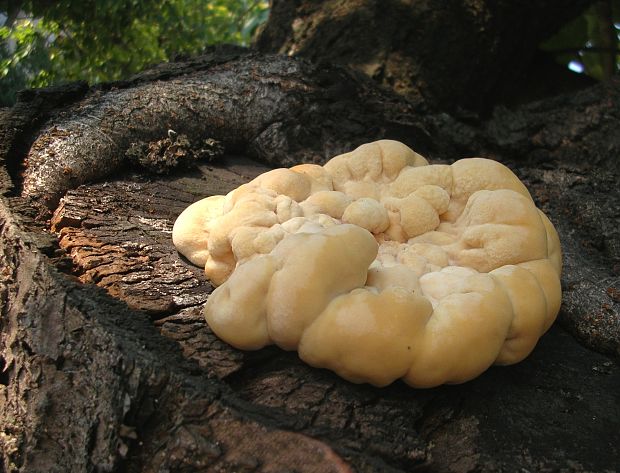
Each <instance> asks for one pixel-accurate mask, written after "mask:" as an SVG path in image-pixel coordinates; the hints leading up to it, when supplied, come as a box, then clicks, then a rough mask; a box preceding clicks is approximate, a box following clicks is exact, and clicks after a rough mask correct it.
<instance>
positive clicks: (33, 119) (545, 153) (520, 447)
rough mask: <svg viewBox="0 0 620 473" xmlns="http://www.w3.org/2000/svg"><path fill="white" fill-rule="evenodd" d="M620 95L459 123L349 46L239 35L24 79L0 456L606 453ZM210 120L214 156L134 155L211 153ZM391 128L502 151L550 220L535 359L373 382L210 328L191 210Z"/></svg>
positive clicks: (602, 464) (361, 461)
mask: <svg viewBox="0 0 620 473" xmlns="http://www.w3.org/2000/svg"><path fill="white" fill-rule="evenodd" d="M618 110H620V92H619V87H618V84H617V83H611V84H610V85H606V86H597V87H593V88H590V89H587V90H585V91H583V92H581V93H579V94H576V95H571V96H563V97H560V98H556V99H549V100H545V101H541V102H537V103H535V104H531V105H529V106H526V107H523V108H520V109H517V110H508V109H505V108H497V109H496V110H495V112H494V114H493V115H492V116H491V118H489V119H488V120H486V121H474V120H469V121H467V122H465V121H459V120H458V119H456V118H453V117H451V116H449V115H447V114H445V113H436V114H432V113H426V114H420V113H418V112H417V108H416V107H415V106H413V105H412V104H411V103H410V102H408V101H407V100H405V99H403V98H402V97H399V96H397V95H395V94H393V93H392V92H389V91H386V90H384V89H381V88H378V87H377V86H376V85H375V84H374V83H373V82H372V81H371V80H370V79H368V78H366V77H365V76H362V75H360V74H356V73H352V72H350V71H348V70H347V69H344V68H341V67H338V66H331V65H327V64H323V65H313V64H311V63H309V62H306V61H304V60H300V59H295V58H287V57H282V56H276V55H261V54H257V53H248V52H245V51H243V50H240V49H232V50H231V49H224V50H212V51H210V52H209V53H208V54H206V55H205V56H202V57H199V58H194V59H191V60H188V61H181V62H177V63H171V64H168V65H162V66H159V67H157V68H155V69H153V70H150V71H147V72H145V73H144V74H142V75H140V76H138V77H136V78H134V79H132V80H130V81H127V82H125V83H118V84H114V85H108V86H102V87H96V88H90V89H89V88H87V87H85V86H84V85H75V86H70V87H67V88H60V89H55V90H48V91H38V92H37V91H34V92H28V93H26V94H23V95H22V96H21V101H20V102H19V103H18V104H17V105H16V106H15V107H14V108H13V109H12V110H9V111H4V112H3V113H2V115H1V116H0V134H1V137H2V140H0V162H1V164H2V167H0V169H1V170H2V171H1V174H0V184H1V191H0V194H1V195H2V197H1V198H0V242H1V243H0V261H1V266H0V268H1V273H0V278H1V279H0V282H1V283H0V301H2V303H1V304H2V311H1V318H0V329H1V333H2V338H1V346H0V349H1V354H2V368H1V370H0V371H1V376H0V425H1V426H2V431H1V432H0V448H1V449H2V454H3V467H4V471H7V472H12V471H18V472H26V471H27V472H54V471H58V472H60V471H63V472H64V471H76V472H80V471H84V472H91V471H128V472H138V471H140V472H149V471H153V472H154V471H188V472H190V471H191V472H193V471H208V472H227V471H250V472H251V471H257V472H258V471H262V472H284V471H298V472H315V471H316V472H331V471H334V472H347V471H360V472H375V471H386V472H409V471H450V472H468V471H489V472H490V471H519V470H527V471H544V470H551V471H554V470H561V469H565V470H569V471H605V470H609V471H613V470H614V469H615V468H617V458H618V456H619V455H620V451H619V447H618V446H619V445H620V433H619V432H620V429H618V425H619V422H620V403H619V402H618V400H619V397H618V396H619V394H618V393H619V392H620V391H619V390H618V386H620V368H619V366H618V355H620V348H619V346H620V336H619V333H620V318H619V315H618V313H619V312H618V308H619V305H620V300H619V299H620V298H619V297H618V294H619V291H620V290H619V284H618V273H619V270H620V251H619V247H618V241H620V239H619V238H618V228H619V226H618V216H619V215H620V212H619V209H618V202H619V201H620V200H619V199H618V197H619V195H618V193H619V191H618V188H617V185H616V182H617V179H618V167H617V164H614V163H615V156H616V154H617V152H618V150H620V143H619V142H618V136H617V134H616V133H613V132H612V131H613V130H617V129H618V125H619V121H620V116H619V114H618ZM170 129H171V130H173V133H172V134H170V133H168V130H170ZM181 135H183V136H185V137H187V142H188V143H190V144H189V145H187V144H185V145H183V146H184V147H185V148H186V149H185V150H183V149H181V148H183V146H180V145H179V146H177V147H174V146H173V145H174V142H173V141H172V140H173V138H174V137H175V136H177V137H178V136H181ZM171 137H172V138H171ZM206 137H208V138H212V139H213V140H215V141H216V142H218V143H220V145H221V147H223V156H222V155H220V154H222V153H221V152H219V151H218V152H216V153H215V156H216V157H215V159H213V160H212V161H208V160H207V161H204V160H198V161H196V162H195V163H194V164H193V165H189V164H188V165H187V167H183V166H182V165H179V166H178V167H177V168H172V169H167V170H168V171H169V173H168V174H158V173H157V172H158V171H161V170H162V169H161V166H160V161H158V160H157V159H155V160H153V161H151V164H150V165H148V166H149V167H148V169H144V168H140V167H137V166H136V165H135V164H133V165H130V164H129V163H128V160H129V158H128V157H127V156H128V154H127V152H128V150H133V151H136V150H138V152H140V150H142V152H144V153H146V154H149V155H154V156H155V157H156V158H157V157H164V158H165V159H164V160H163V161H164V162H169V161H170V160H171V159H172V160H173V161H174V160H175V159H177V158H178V157H179V156H183V157H186V156H189V155H192V153H193V156H194V157H200V156H204V155H205V154H204V153H203V154H200V153H198V152H197V151H196V150H201V149H203V148H204V138H206ZM378 138H395V139H401V140H402V141H405V142H406V143H407V144H409V145H410V146H412V147H413V148H414V149H416V150H418V151H420V152H421V153H422V154H426V155H427V156H429V157H430V158H431V159H434V160H436V161H437V160H439V161H442V162H450V161H452V160H454V159H457V158H460V157H463V156H464V155H471V154H474V153H475V154H479V153H484V154H485V155H486V156H488V157H492V158H495V159H498V160H500V161H503V162H505V163H507V164H508V165H510V166H511V167H512V168H513V169H514V170H515V171H516V172H517V173H518V174H519V175H520V176H521V178H522V179H523V180H524V181H525V183H526V184H527V185H528V187H529V188H530V189H531V191H532V194H533V197H534V198H535V200H536V201H537V204H538V205H539V206H540V207H542V208H543V210H544V211H545V212H546V213H547V214H548V215H549V216H550V218H551V220H552V221H553V222H554V224H555V225H556V226H557V228H558V231H559V233H560V235H561V239H562V245H563V248H564V253H565V272H564V275H563V287H564V291H565V296H564V300H563V306H562V312H561V315H560V319H561V326H560V325H557V324H556V325H555V326H554V327H553V328H552V329H551V330H550V332H549V333H548V334H546V335H545V336H544V337H543V338H542V339H541V341H540V342H539V345H538V346H537V348H536V350H535V351H534V353H533V354H532V355H531V356H530V357H529V358H528V359H526V360H525V361H523V362H522V363H520V364H517V365H514V366H511V367H494V368H491V369H490V370H488V371H487V372H486V373H484V374H483V375H482V376H480V377H479V378H477V379H475V380H473V381H471V382H469V383H466V384H463V385H458V386H443V387H439V388H435V389H428V390H414V389H412V388H409V387H407V386H405V385H404V384H402V383H395V384H393V385H391V386H389V387H387V388H383V389H378V388H373V387H370V386H367V385H354V384H351V383H348V382H345V381H343V380H341V379H340V378H338V377H337V376H335V375H334V374H332V373H330V372H326V371H324V370H318V369H313V368H310V367H308V366H306V365H304V364H303V363H302V362H300V361H299V360H298V358H297V356H296V355H295V354H294V353H287V352H283V351H281V350H278V349H276V348H273V347H271V348H267V349H264V350H260V351H257V352H239V351H237V350H235V349H233V348H231V347H229V346H227V345H226V344H224V343H223V342H221V341H219V340H218V339H217V338H216V337H215V336H214V335H213V333H212V332H211V331H210V330H209V327H208V326H207V325H206V323H205V321H204V319H203V317H202V315H201V305H202V303H203V302H204V301H205V300H206V297H208V294H209V292H210V291H211V290H212V287H211V286H210V285H209V283H208V282H207V281H206V280H205V279H204V277H203V275H202V271H200V270H197V269H196V268H193V267H192V266H191V265H189V264H187V262H186V261H184V260H183V259H182V258H181V257H180V256H179V255H178V254H177V253H176V251H175V250H174V247H173V246H172V243H171V240H170V230H171V227H172V223H173V221H174V219H175V217H176V216H177V215H178V214H179V213H180V211H181V210H182V209H183V208H184V207H185V206H187V205H188V204H189V203H191V202H193V201H195V200H197V199H199V198H202V197H204V196H207V195H211V194H219V193H225V192H227V191H228V190H231V189H232V188H234V187H236V186H237V185H239V184H241V183H243V182H247V181H248V180H249V179H251V178H252V177H253V176H255V175H257V174H258V173H260V172H263V171H264V170H266V169H269V167H270V166H282V165H290V164H291V163H292V162H296V161H305V162H323V161H324V160H326V159H327V158H328V157H330V156H331V155H333V154H336V153H339V152H342V151H345V150H348V149H351V148H352V147H354V146H356V145H357V144H360V143H362V142H367V141H371V140H374V139H378ZM175 139H176V138H175ZM166 140H170V141H166ZM218 149H219V148H218ZM145 150H147V151H148V152H147V151H145ZM129 154H130V155H131V153H129ZM207 155H208V153H207ZM24 160H25V161H26V163H25V164H24ZM257 160H258V161H257ZM143 162H144V161H143ZM153 163H154V164H153ZM67 168H69V169H70V171H68V172H66V169H67ZM61 198H62V200H59V199H61ZM565 329H569V330H570V331H571V332H572V333H573V334H575V335H576V336H577V339H578V340H579V342H581V343H579V342H578V341H577V340H576V339H575V338H574V337H573V336H572V335H571V334H569V333H568V332H567V331H566V330H565Z"/></svg>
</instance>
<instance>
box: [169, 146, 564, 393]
mask: <svg viewBox="0 0 620 473" xmlns="http://www.w3.org/2000/svg"><path fill="white" fill-rule="evenodd" d="M173 242H174V244H175V246H176V248H177V249H178V251H179V252H180V253H182V254H183V255H185V256H186V257H187V258H188V259H189V260H190V261H191V262H192V263H194V264H196V265H200V266H204V267H205V273H206V275H207V277H208V278H209V279H210V280H211V281H212V282H213V283H214V285H216V286H219V287H217V288H216V289H215V290H214V292H213V294H211V296H210V297H209V299H208V301H207V303H206V307H205V316H206V319H207V322H208V324H209V325H210V327H211V328H212V329H213V331H214V332H215V334H216V335H218V336H219V337H220V338H222V339H223V340H225V341H226V342H228V343H229V344H231V345H233V346H235V347H237V348H240V349H246V350H254V349H259V348H261V347H264V346H266V345H269V344H276V345H278V346H280V347H281V348H283V349H285V350H297V351H298V353H299V356H300V358H301V359H302V360H304V361H305V362H307V363H308V364H310V365H312V366H316V367H323V368H328V369H330V370H332V371H335V372H336V373H337V374H339V375H340V376H342V377H343V378H345V379H347V380H350V381H353V382H368V383H371V384H374V385H376V386H385V385H387V384H389V383H391V382H393V381H394V380H396V379H399V378H402V379H403V380H404V381H405V382H406V383H408V384H410V385H411V386H415V387H431V386H436V385H439V384H443V383H461V382H464V381H467V380H469V379H472V378H474V377H476V376H478V375H479V374H480V373H482V372H483V371H485V370H486V369H487V368H488V367H489V366H490V365H492V364H499V365H506V364H511V363H516V362H518V361H520V360H522V359H523V358H525V357H526V356H527V355H528V354H529V353H530V352H531V351H532V350H533V348H534V346H535V344H536V343H537V341H538V339H539V338H540V336H541V335H542V334H543V333H544V332H545V331H546V330H547V329H548V328H549V326H550V325H551V324H552V323H553V321H554V319H555V317H556V315H557V313H558V311H559V308H560V299H561V289H560V272H561V250H560V242H559V239H558V235H557V233H556V231H555V229H554V227H553V225H552V224H551V222H550V221H549V219H548V218H547V217H546V216H545V215H544V214H543V213H542V212H541V211H540V210H538V209H537V208H536V206H535V205H534V202H533V201H532V198H531V196H530V194H529V192H528V191H527V189H526V188H525V186H524V185H523V184H522V183H521V181H519V179H518V178H517V177H516V176H515V175H514V174H513V173H512V171H510V170H509V169H508V168H507V167H505V166H504V165H502V164H500V163H498V162H496V161H492V160H488V159H481V158H472V159H462V160H459V161H457V162H455V163H454V164H452V165H443V164H439V165H437V164H436V165H430V164H429V163H428V162H427V161H426V159H424V158H423V157H422V156H420V155H418V154H416V153H415V152H414V151H412V150H411V149H410V148H408V147H407V146H405V145H404V144H402V143H399V142H396V141H389V140H382V141H377V142H374V143H369V144H365V145H362V146H360V147H359V148H357V149H356V150H354V151H352V152H349V153H346V154H342V155H340V156H336V157H334V158H333V159H331V160H330V161H329V162H328V163H326V164H325V165H324V166H318V165H313V164H302V165H299V166H294V167H292V168H290V169H274V170H272V171H269V172H267V173H265V174H262V175H260V176H258V177H257V178H256V179H254V180H253V181H251V182H249V183H247V184H244V185H242V186H240V187H238V188H237V189H235V190H233V191H232V192H230V193H228V194H227V195H226V196H212V197H208V198H206V199H203V200H201V201H199V202H196V203H194V204H192V205H191V206H189V207H188V208H187V209H186V210H185V211H184V212H183V213H182V214H181V215H180V216H179V218H178V219H177V221H176V222H175V225H174V228H173Z"/></svg>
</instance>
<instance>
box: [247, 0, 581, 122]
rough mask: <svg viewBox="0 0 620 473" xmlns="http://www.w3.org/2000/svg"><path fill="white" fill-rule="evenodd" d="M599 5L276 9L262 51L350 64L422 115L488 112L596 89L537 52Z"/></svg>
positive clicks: (299, 0)
mask: <svg viewBox="0 0 620 473" xmlns="http://www.w3.org/2000/svg"><path fill="white" fill-rule="evenodd" d="M591 3H593V1H592V0H571V1H568V2H567V1H562V0H545V1H539V2H525V3H524V2H510V1H488V0H466V1H449V2H428V1H414V0H404V1H403V0H354V1H350V0H347V1H343V0H322V1H317V0H273V1H272V8H271V14H270V17H269V21H268V23H267V24H266V26H265V27H264V29H263V31H262V33H261V35H260V37H259V38H258V41H257V46H258V48H259V49H260V50H261V51H264V52H279V53H283V54H288V55H295V56H301V57H304V58H308V59H311V60H313V61H326V60H327V61H333V62H336V63H339V64H345V65H347V66H350V67H352V68H355V69H357V70H360V71H362V72H364V73H365V74H367V75H369V76H370V77H373V78H374V79H375V80H376V81H377V82H379V83H381V84H383V85H384V86H387V87H389V88H391V89H393V90H395V91H396V92H398V93H399V94H402V95H405V96H407V97H408V98H409V99H410V100H411V101H412V102H413V103H414V104H415V105H416V106H417V107H420V108H421V109H423V110H428V109H441V110H448V111H450V112H452V113H454V112H458V111H459V109H461V108H462V109H466V110H469V111H470V112H469V113H470V114H471V113H472V111H473V112H477V113H483V114H486V113H488V112H489V111H490V110H491V109H492V107H493V106H494V105H495V104H497V103H498V102H500V101H501V102H505V103H510V104H515V103H521V102H524V101H528V100H533V99H534V98H540V97H544V96H545V95H549V94H550V93H551V94H554V93H558V92H561V91H569V90H573V89H575V88H579V87H583V86H584V85H587V84H589V83H590V81H588V80H587V79H586V78H584V77H583V76H578V75H576V74H572V73H570V72H568V71H567V70H566V69H562V68H560V67H559V66H556V65H554V61H553V59H552V58H551V57H546V56H544V55H543V54H541V53H540V52H539V50H538V45H539V44H540V43H541V42H542V41H543V40H544V39H546V38H548V37H550V36H551V35H553V34H554V33H555V32H556V31H557V30H558V29H559V28H560V27H561V26H562V25H563V24H564V23H566V22H567V21H568V20H570V19H572V18H574V17H576V16H577V15H579V14H580V13H581V12H582V11H583V10H584V9H585V8H586V7H587V6H588V5H589V4H591Z"/></svg>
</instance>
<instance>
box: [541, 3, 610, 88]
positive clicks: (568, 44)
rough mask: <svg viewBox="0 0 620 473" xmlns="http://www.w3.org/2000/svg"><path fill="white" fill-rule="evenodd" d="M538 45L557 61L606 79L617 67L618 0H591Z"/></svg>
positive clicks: (599, 78)
mask: <svg viewBox="0 0 620 473" xmlns="http://www.w3.org/2000/svg"><path fill="white" fill-rule="evenodd" d="M541 47H542V49H543V50H545V51H548V52H550V53H552V54H554V55H555V57H556V60H557V61H558V62H559V63H560V64H568V65H570V67H571V69H573V70H575V71H577V72H584V73H586V74H588V75H589V76H591V77H594V78H595V79H598V80H608V79H609V78H611V76H613V75H615V74H618V72H619V70H620V69H619V67H620V0H605V1H600V2H597V3H595V4H593V5H592V6H591V7H590V8H588V9H587V10H586V11H585V12H584V13H583V14H582V15H580V16H578V17H577V18H575V19H574V20H572V21H570V22H569V23H567V24H566V25H565V26H564V27H563V28H562V29H560V31H558V32H557V34H555V35H554V36H553V37H551V38H549V39H548V40H547V41H545V42H544V43H543V44H542V45H541Z"/></svg>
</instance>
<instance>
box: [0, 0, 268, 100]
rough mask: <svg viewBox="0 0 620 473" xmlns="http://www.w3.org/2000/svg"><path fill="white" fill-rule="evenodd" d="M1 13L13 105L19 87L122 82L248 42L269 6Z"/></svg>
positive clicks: (105, 0)
mask: <svg viewBox="0 0 620 473" xmlns="http://www.w3.org/2000/svg"><path fill="white" fill-rule="evenodd" d="M16 8H17V12H15V9H16ZM0 12H2V13H3V14H4V17H5V22H4V23H5V24H4V26H2V27H0V41H1V42H2V43H1V50H0V79H2V82H3V87H2V93H1V94H0V101H1V102H0V103H2V104H8V103H10V102H11V100H12V99H13V96H14V94H15V91H16V90H17V89H19V88H24V87H37V86H45V85H49V84H52V83H56V82H61V81H71V80H80V79H81V80H86V81H88V82H91V83H93V82H100V81H108V80H117V79H121V78H123V77H127V76H128V75H130V74H132V73H135V72H137V71H139V70H141V69H144V67H145V66H147V65H149V64H152V63H157V62H162V61H166V60H168V59H170V58H172V57H174V56H175V55H178V54H192V53H197V52H199V51H201V50H202V49H204V48H205V46H207V45H209V44H214V43H223V42H226V43H237V44H248V43H249V42H250V40H251V38H252V36H253V34H254V33H255V32H256V30H257V28H258V26H259V25H260V24H261V23H262V22H264V21H265V20H266V18H267V14H268V1H267V0H209V1H203V0H163V1H155V0H82V1H78V0H60V1H55V2H52V1H49V0H26V1H23V2H17V4H16V2H15V1H14V0H4V1H2V2H0Z"/></svg>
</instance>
